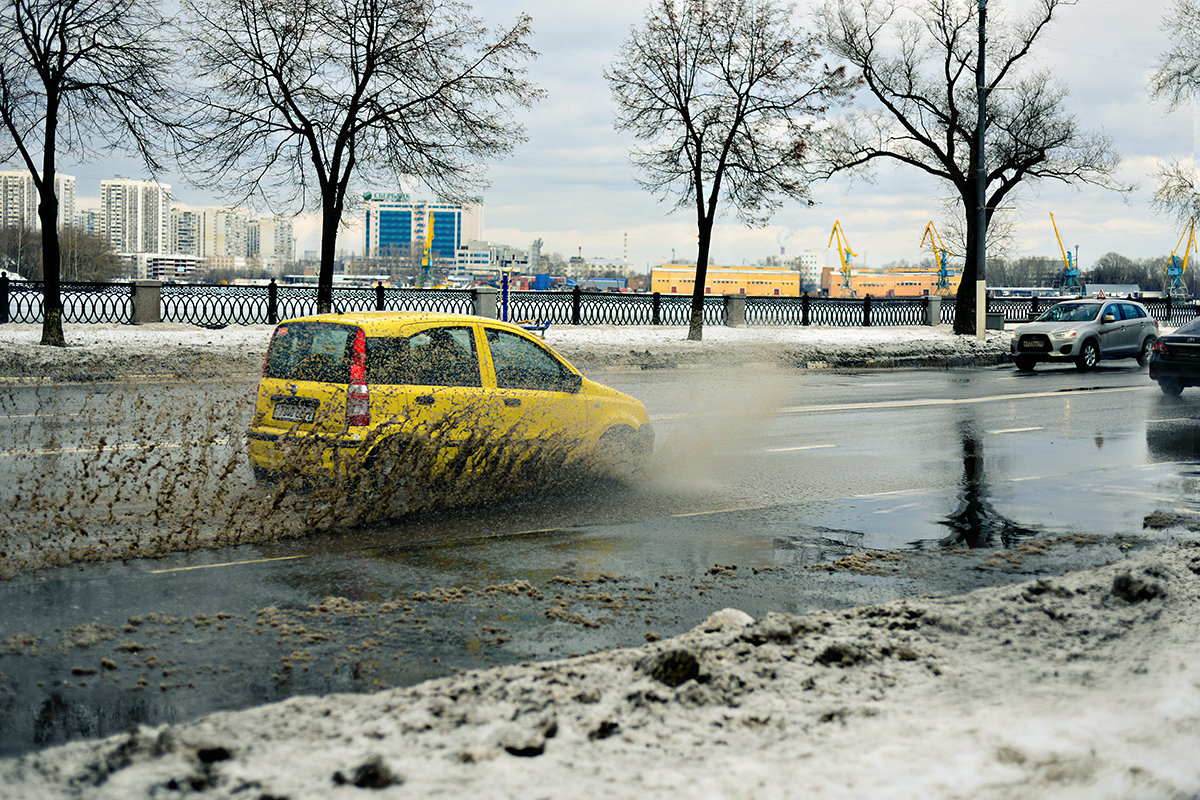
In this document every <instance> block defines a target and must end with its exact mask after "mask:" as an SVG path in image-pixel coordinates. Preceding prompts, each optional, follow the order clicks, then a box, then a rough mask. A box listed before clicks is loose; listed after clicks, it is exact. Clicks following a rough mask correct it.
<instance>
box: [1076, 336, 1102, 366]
mask: <svg viewBox="0 0 1200 800" xmlns="http://www.w3.org/2000/svg"><path fill="white" fill-rule="evenodd" d="M1099 360H1100V348H1099V347H1097V346H1096V343H1095V342H1094V341H1093V340H1091V339H1088V340H1087V341H1086V342H1084V343H1083V345H1082V346H1081V347H1080V348H1079V355H1078V357H1076V359H1075V366H1076V367H1077V368H1078V369H1080V370H1089V369H1091V368H1092V367H1094V366H1096V362H1097V361H1099Z"/></svg>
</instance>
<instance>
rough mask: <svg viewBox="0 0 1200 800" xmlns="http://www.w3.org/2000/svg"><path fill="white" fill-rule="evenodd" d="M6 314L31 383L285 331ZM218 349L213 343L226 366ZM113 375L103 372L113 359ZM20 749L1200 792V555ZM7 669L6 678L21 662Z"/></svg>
mask: <svg viewBox="0 0 1200 800" xmlns="http://www.w3.org/2000/svg"><path fill="white" fill-rule="evenodd" d="M37 335H38V334H37V330H36V328H35V327H33V326H3V327H0V363H2V364H4V365H5V367H6V370H5V373H6V374H8V375H19V376H22V375H23V376H36V375H52V374H53V375H56V376H59V377H65V376H68V375H72V374H74V375H77V376H81V377H82V376H92V377H101V376H104V375H107V374H141V373H137V372H135V373H127V372H125V371H126V370H130V369H134V368H137V369H141V370H145V371H151V370H150V367H159V368H161V367H166V366H169V365H170V364H171V362H172V361H178V362H180V363H182V362H184V361H192V360H195V359H199V360H201V361H203V363H204V364H207V365H208V367H207V368H209V369H234V368H237V367H240V368H244V369H250V368H252V365H254V364H255V362H257V363H261V353H262V349H263V347H264V346H265V343H266V339H267V337H268V335H269V329H268V328H266V327H248V328H226V329H223V330H220V331H198V330H196V329H188V328H183V327H181V326H171V325H161V326H145V327H144V328H118V329H112V328H91V327H88V326H69V327H68V330H67V338H68V342H70V343H71V345H72V347H69V348H67V349H66V351H65V352H64V351H52V350H50V349H49V348H41V347H34V346H32V345H34V343H35V342H36V341H37ZM546 338H547V341H548V342H550V343H551V344H552V345H554V346H555V347H556V348H558V349H560V350H561V351H562V352H563V353H564V354H565V355H567V356H568V357H570V358H572V359H573V360H576V361H577V362H578V363H580V364H581V366H585V367H587V366H599V365H612V366H618V365H621V364H622V363H624V364H629V365H635V366H667V365H668V364H671V363H673V364H675V365H676V366H681V367H683V366H689V365H697V364H704V363H715V362H730V363H733V362H736V361H741V362H745V361H754V360H769V361H774V362H776V363H787V364H793V365H795V366H797V367H808V368H811V367H814V366H816V367H819V366H824V365H832V364H837V363H853V364H856V365H863V364H876V365H886V364H896V363H900V364H908V363H942V364H967V363H977V362H979V363H990V361H989V360H1002V359H1003V357H1004V353H1005V352H1006V351H1007V346H1008V345H1007V336H1006V335H1005V334H1003V333H996V334H992V335H991V336H990V338H989V340H988V341H987V342H986V343H980V342H978V341H977V340H975V339H973V338H968V337H954V336H953V335H951V334H950V333H949V332H948V331H947V330H945V329H930V328H900V329H892V328H876V329H866V330H864V329H819V328H812V329H791V328H740V329H726V328H709V329H707V330H706V333H705V339H704V341H703V342H701V343H694V342H686V341H684V331H683V330H682V329H679V328H674V329H672V328H668V329H651V328H624V329H622V328H613V327H600V328H579V329H572V328H558V329H556V328H553V327H552V328H551V329H550V331H549V332H548V334H547V337H546ZM205 355H207V359H204V356H205ZM97 365H100V366H97ZM713 612H714V613H713V615H712V616H711V617H710V618H709V619H708V620H707V621H705V622H704V623H703V624H701V625H700V626H699V627H697V628H696V629H695V630H693V631H692V632H690V633H687V634H684V635H683V636H680V637H676V638H673V639H667V640H663V641H657V642H651V643H648V644H646V645H644V646H642V647H638V648H628V649H621V650H616V651H612V652H605V653H598V654H593V655H588V656H582V657H578V658H572V659H567V660H563V661H558V662H553V663H543V664H529V665H521V666H513V667H503V668H498V669H492V670H483V671H475V672H469V673H461V674H457V675H453V676H450V677H446V678H442V679H439V680H435V681H430V682H427V683H424V684H421V685H418V686H414V687H410V688H406V689H394V690H387V691H382V692H379V693H376V694H371V695H338V696H324V697H302V698H292V699H289V700H286V701H283V702H281V703H278V704H274V705H269V706H263V707H260V708H255V709H249V710H245V711H239V712H229V713H219V714H213V715H211V716H208V717H204V718H202V719H198V720H195V721H192V722H188V723H183V724H178V725H172V726H162V727H158V728H149V727H142V728H139V729H137V730H133V731H130V732H129V733H127V734H122V735H119V736H114V737H110V738H108V739H104V740H99V741H90V742H76V743H72V744H68V745H64V746H61V747H55V748H50V749H47V750H43V751H41V752H38V753H34V754H30V755H27V756H25V757H22V758H19V759H7V760H0V797H3V798H41V797H46V798H57V797H79V798H140V797H177V796H179V797H183V796H187V797H221V798H243V797H245V798H268V797H272V798H283V797H287V798H292V800H299V799H300V798H326V797H331V798H337V797H357V796H364V795H363V794H362V792H361V790H362V789H363V788H368V789H372V790H375V791H373V792H372V793H371V794H370V796H372V797H397V798H399V797H467V796H470V797H478V798H510V797H511V798H517V797H519V798H540V797H547V798H549V797H555V798H561V797H597V796H609V797H620V798H625V797H629V798H634V797H636V798H677V797H688V798H708V797H713V798H718V797H719V798H756V799H757V798H790V797H813V798H947V799H949V798H968V797H969V798H972V799H973V800H978V799H979V798H1032V797H1037V798H1151V799H1153V798H1180V799H1183V798H1193V799H1194V798H1200V758H1197V754H1200V659H1198V658H1197V656H1198V655H1200V645H1197V642H1196V631H1197V630H1198V629H1200V547H1196V546H1195V545H1189V544H1185V545H1178V546H1174V547H1168V548H1163V549H1160V550H1156V551H1153V552H1150V553H1147V554H1144V555H1139V556H1137V557H1131V558H1129V559H1127V560H1125V561H1123V562H1121V563H1118V564H1114V565H1111V566H1108V567H1103V568H1099V569H1095V570H1088V571H1084V572H1079V573H1074V574H1069V575H1065V576H1063V577H1060V578H1055V579H1052V580H1040V581H1037V582H1036V583H1032V584H1026V585H1017V586H1004V587H996V588H989V589H983V590H980V591H977V592H974V593H972V594H969V595H966V596H962V597H953V598H940V599H919V600H906V601H899V602H895V603H891V604H886V605H880V606H870V607H862V608H857V609H853V610H849V611H837V612H834V611H829V612H820V613H816V614H811V615H808V616H804V617H796V616H792V615H787V614H770V615H767V616H765V617H763V618H761V619H758V620H751V619H750V618H749V617H747V616H746V615H745V614H743V613H741V612H738V611H735V610H729V609H725V610H721V609H713ZM2 666H3V665H2V663H0V668H2Z"/></svg>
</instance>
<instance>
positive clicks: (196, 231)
mask: <svg viewBox="0 0 1200 800" xmlns="http://www.w3.org/2000/svg"><path fill="white" fill-rule="evenodd" d="M170 252H171V253H173V254H175V255H184V256H198V255H200V213H199V212H197V211H188V210H186V209H182V208H172V209H171V241H170Z"/></svg>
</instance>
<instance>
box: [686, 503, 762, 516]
mask: <svg viewBox="0 0 1200 800" xmlns="http://www.w3.org/2000/svg"><path fill="white" fill-rule="evenodd" d="M764 508H772V506H741V507H738V508H718V509H715V510H713V511H691V512H689V513H686V514H672V515H671V517H672V518H677V517H707V516H711V515H713V514H732V513H734V512H735V511H762V510H763V509H764Z"/></svg>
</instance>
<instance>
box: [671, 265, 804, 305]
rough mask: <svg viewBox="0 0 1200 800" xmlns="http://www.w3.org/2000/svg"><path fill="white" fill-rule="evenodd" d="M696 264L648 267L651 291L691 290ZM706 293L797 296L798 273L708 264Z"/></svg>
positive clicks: (774, 268) (775, 269)
mask: <svg viewBox="0 0 1200 800" xmlns="http://www.w3.org/2000/svg"><path fill="white" fill-rule="evenodd" d="M695 285H696V268H695V267H693V266H689V265H686V264H664V265H662V266H660V267H655V268H654V269H652V270H650V291H652V292H660V293H662V294H686V295H690V294H691V293H692V289H693V287H695ZM704 293H705V294H745V295H753V296H755V297H799V296H800V273H799V272H797V271H796V270H794V269H788V268H787V267H719V266H716V265H709V267H708V272H707V274H706V275H705V281H704Z"/></svg>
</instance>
